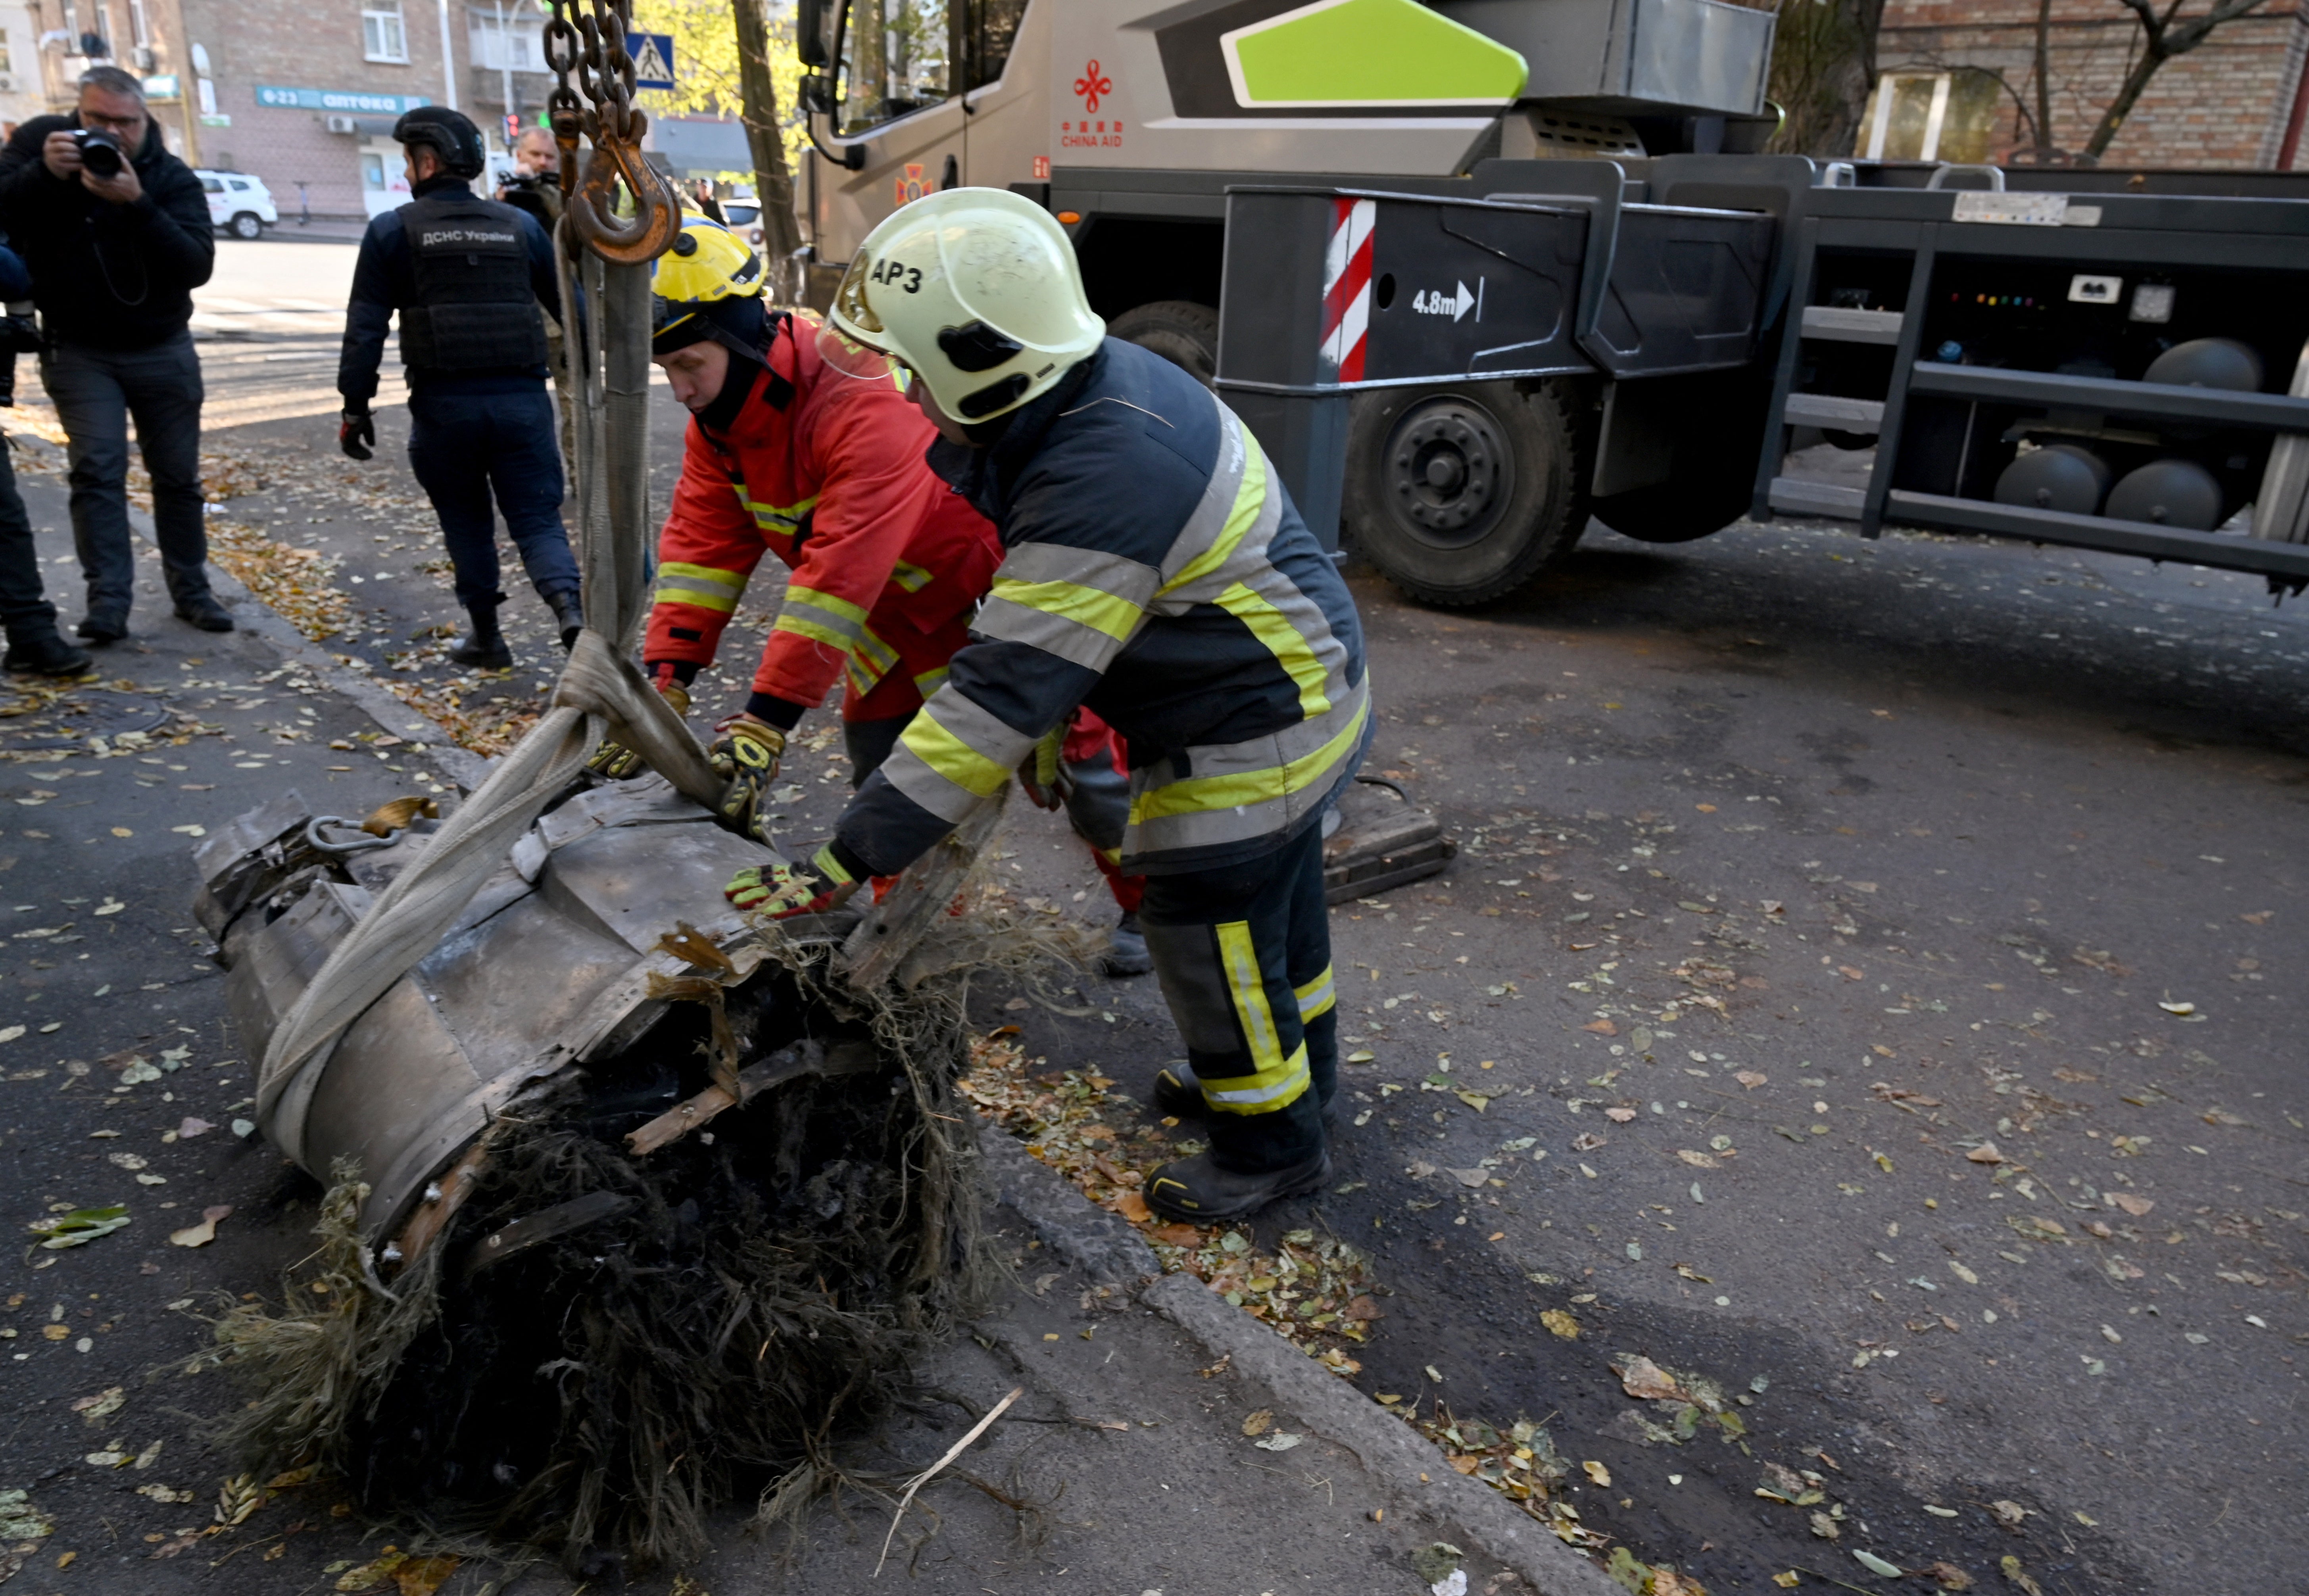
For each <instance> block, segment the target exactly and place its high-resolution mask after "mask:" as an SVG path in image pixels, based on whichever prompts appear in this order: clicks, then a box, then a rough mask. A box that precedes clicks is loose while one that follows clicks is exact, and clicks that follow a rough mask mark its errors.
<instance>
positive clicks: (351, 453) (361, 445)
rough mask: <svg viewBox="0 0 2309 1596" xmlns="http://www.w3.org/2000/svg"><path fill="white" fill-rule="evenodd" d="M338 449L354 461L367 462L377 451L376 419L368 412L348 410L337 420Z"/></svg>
mask: <svg viewBox="0 0 2309 1596" xmlns="http://www.w3.org/2000/svg"><path fill="white" fill-rule="evenodd" d="M337 447H338V448H340V449H342V450H343V451H344V452H345V453H346V455H347V457H348V458H350V459H353V460H367V459H368V457H369V456H370V454H371V453H374V452H375V451H376V417H375V416H372V415H370V414H369V413H368V410H347V411H345V412H344V413H343V414H342V416H340V417H339V418H338V419H337Z"/></svg>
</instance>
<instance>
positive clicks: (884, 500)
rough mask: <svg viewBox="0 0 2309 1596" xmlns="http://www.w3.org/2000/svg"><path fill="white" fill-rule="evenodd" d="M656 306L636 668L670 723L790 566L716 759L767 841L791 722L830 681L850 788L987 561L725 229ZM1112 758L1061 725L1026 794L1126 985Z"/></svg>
mask: <svg viewBox="0 0 2309 1596" xmlns="http://www.w3.org/2000/svg"><path fill="white" fill-rule="evenodd" d="M653 289H654V300H653V327H654V332H653V338H652V341H651V349H650V352H651V356H652V358H653V359H655V360H656V362H657V363H658V365H659V366H661V367H663V368H664V370H665V373H666V376H667V379H668V381H669V382H670V384H671V386H672V389H673V393H674V397H675V398H676V399H678V400H679V401H681V402H682V404H683V405H685V406H686V407H688V410H689V412H690V427H689V428H688V444H687V453H686V455H685V458H684V460H683V462H682V471H681V480H680V483H679V486H677V487H675V489H674V495H673V506H672V512H671V513H670V514H669V515H668V516H667V518H666V522H665V527H664V530H663V531H662V533H661V534H660V536H659V546H658V558H659V565H658V586H657V598H656V603H655V605H654V607H653V608H652V610H651V612H650V621H649V630H648V633H647V634H646V637H645V639H644V643H643V650H642V659H643V663H644V669H646V670H647V671H648V673H649V675H650V677H651V679H652V681H653V684H654V685H655V686H656V687H657V689H658V691H659V692H661V693H662V694H666V696H667V697H669V698H670V699H671V700H672V701H673V703H674V704H675V706H676V707H677V708H678V709H679V710H681V711H683V712H687V710H688V705H689V698H688V689H689V686H690V684H691V683H692V682H693V681H694V680H695V678H696V675H697V673H698V671H699V670H700V669H703V668H704V667H705V666H707V665H710V664H712V663H713V657H714V653H715V651H716V648H717V645H718V644H719V643H720V641H721V636H722V628H723V627H724V626H725V625H727V624H728V623H729V619H730V617H731V613H732V612H733V611H734V610H735V609H736V608H737V606H738V600H739V595H740V594H741V593H742V592H743V591H744V590H745V587H746V582H747V580H748V577H750V576H751V575H752V574H753V570H754V567H755V566H756V565H757V564H758V563H759V562H760V560H761V558H762V556H763V554H764V553H765V551H767V552H771V553H774V554H775V555H776V556H778V558H779V559H780V560H782V561H783V562H784V563H785V565H787V566H788V567H789V568H790V570H791V576H790V577H789V579H788V581H787V583H786V591H785V597H784V600H783V602H782V603H781V605H780V607H779V610H778V616H777V619H776V620H775V621H774V623H773V624H772V625H771V629H770V635H769V638H768V640H767V641H766V642H765V643H764V644H763V648H762V658H761V663H760V666H759V668H758V669H757V670H756V671H755V673H754V679H753V688H752V692H751V694H749V695H748V698H747V700H746V703H745V707H744V708H743V709H742V710H741V711H739V712H738V713H737V714H736V715H734V716H732V717H731V718H730V719H729V720H727V721H725V722H723V723H722V726H721V727H720V728H718V730H719V731H720V733H721V735H720V737H719V738H718V739H717V740H716V741H715V743H714V745H713V755H714V757H715V761H716V763H717V765H718V766H719V767H720V768H722V771H723V773H724V774H726V775H729V776H731V778H732V784H731V792H730V796H729V798H726V799H725V800H724V807H725V811H726V812H725V814H724V815H723V819H724V822H725V824H729V825H731V828H732V829H733V830H737V831H740V832H746V833H750V834H752V835H755V836H757V837H758V838H760V839H761V840H763V841H768V840H769V827H768V806H769V802H770V800H769V798H768V792H769V789H770V786H771V783H772V782H773V781H774V780H775V779H776V776H777V772H778V766H779V763H780V762H781V761H782V760H783V757H784V755H785V747H786V738H787V737H788V735H789V734H791V732H792V731H793V729H794V728H795V726H796V725H798V724H799V723H800V720H801V718H802V716H803V715H804V714H805V713H806V712H808V711H809V709H810V707H811V706H812V705H814V704H816V703H818V702H819V701H820V700H821V699H823V698H824V697H825V696H826V689H827V688H828V687H830V686H833V685H834V683H835V680H836V679H837V678H843V679H844V680H845V681H846V686H845V689H844V693H843V710H842V714H843V742H844V745H845V748H846V751H847V753H848V754H849V756H850V763H851V772H852V782H853V784H855V783H858V782H862V781H865V780H866V779H867V777H868V776H869V774H870V773H871V772H873V771H874V770H875V769H876V768H877V767H878V766H879V765H880V764H881V763H882V762H883V761H884V760H885V759H886V758H887V757H888V756H889V754H890V751H891V750H892V749H893V748H895V746H898V742H899V738H900V734H901V733H902V732H903V731H904V729H905V728H906V725H907V723H908V722H909V721H910V720H912V718H913V716H914V713H915V712H916V711H918V710H920V709H921V705H922V701H923V699H924V698H925V697H926V696H927V695H928V694H931V693H934V692H936V691H937V689H938V685H939V684H940V683H941V682H943V681H944V680H945V678H946V669H947V660H948V659H949V658H951V657H952V656H953V654H954V651H956V649H958V648H960V647H961V646H962V645H963V643H964V642H965V641H966V640H967V637H968V626H969V620H970V616H971V613H972V611H973V609H975V608H976V607H977V605H978V602H979V600H981V599H982V598H983V597H984V596H985V593H986V590H987V585H988V583H989V582H990V581H991V580H992V578H993V574H994V568H995V565H997V563H998V562H999V560H1000V559H1001V546H1000V544H999V541H998V540H997V539H996V538H995V535H994V529H993V528H992V527H991V526H990V525H989V524H988V523H987V522H986V519H985V517H983V516H982V515H981V514H980V513H978V512H977V511H976V510H975V509H973V508H972V506H971V505H970V502H969V501H968V500H966V499H964V498H963V497H962V496H960V495H958V494H956V493H955V492H954V491H953V490H952V489H950V488H949V487H947V485H946V484H945V483H943V482H941V481H939V480H938V479H937V478H935V477H933V476H932V475H931V474H930V468H929V467H928V465H927V464H925V463H924V460H923V455H924V453H925V451H926V450H927V449H928V447H929V445H930V441H931V438H932V436H934V435H933V433H932V431H931V428H930V423H929V422H928V421H926V420H924V419H923V418H922V415H921V411H920V410H916V409H915V408H914V406H913V405H912V403H910V402H909V401H907V399H906V397H905V395H904V393H903V392H901V390H900V389H899V387H898V385H897V384H896V383H895V381H894V380H893V379H892V376H891V374H890V373H889V371H888V370H887V368H885V369H884V371H883V372H882V374H881V375H880V379H879V380H878V381H874V382H861V381H857V380H854V379H852V378H850V377H846V376H843V375H839V374H838V373H832V372H828V371H827V370H826V368H825V367H824V365H823V363H822V362H821V361H820V359H819V358H818V353H817V334H818V332H819V325H818V324H817V321H816V320H815V319H814V318H812V317H809V316H808V315H796V314H794V313H791V312H788V311H772V310H770V309H769V308H768V307H767V306H765V303H764V300H763V298H762V280H761V263H760V261H759V259H758V258H757V256H756V255H755V254H754V252H753V251H752V250H750V249H748V247H747V246H745V244H744V243H742V242H741V241H740V240H739V238H738V237H736V235H734V234H732V233H731V232H730V231H729V229H726V228H724V227H722V226H721V225H719V224H717V223H715V222H713V221H711V220H707V219H706V218H704V217H702V216H696V215H691V216H688V217H685V218H684V225H683V229H682V233H681V238H680V242H679V243H678V244H677V245H676V246H675V248H674V249H673V250H672V251H671V252H670V253H668V254H664V255H662V256H660V257H659V259H658V262H657V264H656V267H655V269H654V274H653ZM1117 753H1118V751H1117V750H1116V748H1115V747H1114V746H1113V737H1112V734H1111V732H1110V731H1109V730H1108V729H1107V728H1106V727H1105V726H1104V725H1103V724H1102V723H1099V722H1098V721H1097V720H1096V719H1095V717H1093V716H1089V715H1085V716H1083V717H1080V718H1079V723H1078V724H1077V725H1076V726H1074V727H1073V728H1072V729H1070V730H1069V731H1068V736H1067V738H1066V746H1065V747H1064V748H1063V749H1062V750H1061V751H1060V754H1061V756H1060V758H1059V762H1058V764H1057V768H1056V769H1055V770H1054V771H1052V772H1050V775H1051V779H1050V780H1049V781H1047V782H1045V783H1043V784H1042V786H1041V787H1039V788H1038V789H1035V796H1036V798H1037V801H1038V802H1042V803H1043V805H1044V807H1051V808H1056V807H1065V808H1066V809H1067V811H1068V816H1069V818H1070V819H1071V820H1072V822H1073V824H1074V826H1075V829H1076V830H1077V832H1078V833H1081V834H1082V836H1083V837H1084V839H1085V841H1088V842H1089V843H1090V844H1091V847H1092V850H1093V852H1094V854H1095V855H1096V857H1097V859H1098V863H1099V867H1100V869H1101V870H1102V872H1103V874H1104V875H1105V876H1106V877H1107V880H1108V884H1109V885H1110V886H1111V889H1112V891H1113V893H1114V896H1115V899H1116V902H1117V903H1118V905H1119V906H1120V909H1121V910H1122V919H1121V923H1120V925H1119V926H1118V927H1116V928H1115V931H1114V933H1113V940H1112V943H1111V947H1110V949H1109V952H1108V953H1107V955H1106V962H1107V968H1108V970H1109V971H1110V972H1111V973H1113V974H1116V975H1136V974H1142V973H1144V972H1145V971H1146V970H1147V969H1148V968H1149V962H1148V957H1147V953H1146V944H1145V943H1144V941H1142V940H1141V938H1140V936H1139V934H1138V927H1137V918H1136V916H1137V908H1138V892H1139V888H1140V885H1141V884H1140V883H1139V882H1137V880H1135V879H1132V878H1129V877H1127V876H1124V875H1123V874H1122V873H1121V871H1120V869H1119V868H1118V867H1117V865H1116V861H1117V860H1118V859H1119V858H1120V852H1121V845H1122V833H1123V827H1124V824H1125V819H1126V810H1127V806H1128V801H1129V799H1128V794H1127V791H1126V787H1125V782H1124V780H1123V778H1122V776H1121V774H1120V768H1119V764H1120V762H1119V759H1118V758H1117ZM593 764H594V768H595V769H596V770H598V771H600V772H601V773H603V774H605V775H611V776H625V775H630V774H632V773H634V772H636V770H638V769H639V768H640V767H639V763H638V761H637V760H636V759H635V757H634V756H633V755H631V754H630V753H628V752H627V751H626V750H624V749H622V748H618V747H616V746H614V745H612V746H606V747H604V748H603V749H602V750H601V753H600V754H598V755H595V758H594V762H593Z"/></svg>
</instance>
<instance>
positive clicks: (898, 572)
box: [890, 560, 930, 593]
mask: <svg viewBox="0 0 2309 1596" xmlns="http://www.w3.org/2000/svg"><path fill="white" fill-rule="evenodd" d="M890 580H891V581H892V582H896V583H897V584H898V585H899V586H900V587H902V588H904V589H905V590H906V591H908V592H910V593H919V592H921V591H922V590H923V589H924V588H926V587H928V586H930V573H929V572H927V571H925V570H923V569H922V568H921V566H920V565H914V564H913V563H912V562H911V561H908V560H900V561H899V562H898V563H897V564H896V565H893V566H891V567H890Z"/></svg>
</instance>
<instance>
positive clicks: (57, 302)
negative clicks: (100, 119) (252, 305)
mask: <svg viewBox="0 0 2309 1596" xmlns="http://www.w3.org/2000/svg"><path fill="white" fill-rule="evenodd" d="M79 125H80V117H79V115H78V114H77V113H74V114H72V115H69V116H35V117H33V118H32V119H31V120H30V121H29V122H27V123H24V124H23V125H21V126H20V127H18V128H17V129H16V131H15V134H13V136H12V137H11V138H10V139H9V140H8V142H7V145H6V147H5V148H0V228H4V229H7V233H8V237H9V240H10V242H11V243H12V244H13V246H14V247H15V250H16V252H17V253H18V254H21V255H22V256H23V257H24V263H25V264H26V265H27V266H29V267H30V268H31V271H32V298H33V301H34V302H35V303H36V304H38V305H39V307H40V320H41V323H42V325H43V327H44V328H45V330H46V332H47V333H48V337H49V338H51V339H53V340H56V341H58V342H62V343H77V344H85V345H88V346H90V347H91V348H94V349H151V347H152V346H153V345H154V344H158V343H165V342H167V341H169V339H171V338H174V337H176V336H177V334H178V333H180V332H183V331H184V330H185V324H186V323H187V322H188V321H190V320H191V319H192V315H193V290H194V289H196V288H198V287H200V286H201V285H202V284H203V283H204V282H206V281H208V280H209V274H210V272H212V271H213V270H215V267H216V229H215V228H214V227H213V226H212V225H211V223H210V221H209V201H208V195H207V194H204V193H203V192H202V189H201V180H200V179H199V178H198V177H194V176H193V170H192V168H190V167H188V166H186V164H185V163H184V162H183V161H181V160H177V158H176V157H175V156H173V155H171V154H169V151H168V149H167V147H166V146H165V145H164V144H162V142H160V125H159V124H158V123H148V124H147V125H146V127H145V132H144V144H143V148H142V149H140V150H139V151H137V152H136V154H135V155H134V158H133V159H132V160H131V163H130V164H131V165H133V166H134V168H136V179H137V181H138V182H139V183H141V184H143V187H144V192H143V194H142V195H141V196H140V197H139V198H137V199H136V200H135V201H134V202H133V203H129V204H125V205H116V204H113V203H111V202H109V201H108V200H100V199H99V198H97V197H96V195H94V194H91V193H89V191H88V190H87V189H86V188H84V187H82V185H81V182H80V179H79V178H78V177H74V178H73V179H72V180H71V181H69V182H65V181H61V180H59V179H58V178H57V177H55V176H54V175H53V174H52V173H50V172H49V170H48V166H47V164H46V163H45V162H43V161H42V160H41V159H40V147H41V146H42V145H43V144H45V143H47V142H48V135H49V134H52V133H57V132H61V131H63V130H65V129H67V128H73V127H77V126H79Z"/></svg>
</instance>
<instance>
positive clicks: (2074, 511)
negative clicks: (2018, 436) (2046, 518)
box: [1996, 444, 2114, 515]
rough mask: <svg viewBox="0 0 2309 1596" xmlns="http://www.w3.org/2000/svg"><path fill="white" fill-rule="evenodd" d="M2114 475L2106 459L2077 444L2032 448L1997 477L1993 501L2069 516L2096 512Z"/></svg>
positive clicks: (2095, 513) (2094, 513) (2098, 510)
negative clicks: (2056, 511)
mask: <svg viewBox="0 0 2309 1596" xmlns="http://www.w3.org/2000/svg"><path fill="white" fill-rule="evenodd" d="M2113 476H2114V472H2112V471H2111V470H2109V469H2108V462H2106V461H2105V460H2103V459H2102V458H2101V457H2100V456H2099V455H2097V454H2096V453H2093V452H2092V451H2091V450H2089V449H2087V448H2084V447H2082V446H2081V445H2080V444H2046V445H2045V447H2043V448H2041V449H2031V450H2029V451H2028V453H2025V454H2022V455H2020V456H2019V458H2018V459H2016V460H2014V461H2013V462H2012V463H2011V465H2008V466H2006V467H2005V468H2004V470H2003V473H2002V475H2001V476H1999V477H1998V478H1997V479H1996V502H1997V503H1998V504H2000V505H2022V506H2024V507H2025V508H2028V509H2031V510H2058V511H2061V512H2062V513H2064V514H2069V515H2097V514H2098V513H2100V506H2101V501H2102V500H2103V499H2104V498H2106V497H2107V496H2108V485H2109V482H2110V480H2111V479H2112V478H2113Z"/></svg>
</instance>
